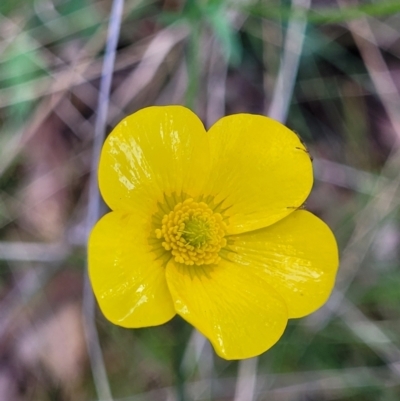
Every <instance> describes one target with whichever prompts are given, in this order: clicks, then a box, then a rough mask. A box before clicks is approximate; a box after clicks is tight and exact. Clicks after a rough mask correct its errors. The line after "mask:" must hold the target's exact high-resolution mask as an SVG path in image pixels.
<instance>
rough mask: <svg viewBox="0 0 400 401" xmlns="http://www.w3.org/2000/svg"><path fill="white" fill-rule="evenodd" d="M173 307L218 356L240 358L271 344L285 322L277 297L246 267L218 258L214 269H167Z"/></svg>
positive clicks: (171, 265) (170, 266)
mask: <svg viewBox="0 0 400 401" xmlns="http://www.w3.org/2000/svg"><path fill="white" fill-rule="evenodd" d="M167 282H168V286H169V289H170V291H171V295H172V298H173V299H174V302H175V309H176V311H177V313H178V314H180V315H181V316H182V317H183V318H184V319H185V320H187V321H188V322H189V323H191V324H192V325H193V326H194V327H196V328H197V329H198V330H199V331H200V332H201V333H203V334H204V335H205V336H206V337H207V338H208V339H209V340H210V341H211V343H212V345H213V346H214V349H215V351H216V352H217V354H218V355H220V356H221V357H222V358H225V359H243V358H249V357H253V356H256V355H259V354H261V353H263V352H264V351H266V350H267V349H268V348H270V347H271V346H272V345H274V344H275V343H276V342H277V341H278V339H279V338H280V337H281V335H282V333H283V331H284V329H285V327H286V324H287V309H286V305H285V303H284V301H283V300H282V298H281V297H280V295H279V294H278V293H277V292H276V291H275V290H274V289H273V288H272V287H271V286H269V285H268V284H267V283H266V281H264V280H263V279H261V278H260V277H259V276H257V275H256V274H252V272H251V271H250V270H249V269H247V268H242V267H241V266H238V265H235V264H233V263H231V262H229V261H226V260H221V261H220V262H219V263H218V265H208V266H185V265H181V264H179V263H176V262H175V261H170V263H169V264H168V265H167Z"/></svg>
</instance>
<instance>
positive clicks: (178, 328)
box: [171, 318, 189, 401]
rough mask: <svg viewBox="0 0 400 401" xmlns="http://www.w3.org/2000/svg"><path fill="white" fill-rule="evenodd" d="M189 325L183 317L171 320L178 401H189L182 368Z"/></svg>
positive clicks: (173, 362)
mask: <svg viewBox="0 0 400 401" xmlns="http://www.w3.org/2000/svg"><path fill="white" fill-rule="evenodd" d="M186 326H187V325H186V324H185V322H184V321H183V320H182V319H179V318H175V319H174V320H173V321H172V322H171V327H172V332H173V336H174V343H173V348H172V365H173V366H172V367H173V371H174V375H175V388H176V397H177V400H178V401H188V400H189V398H188V396H187V393H186V387H185V379H186V378H185V375H184V373H183V372H182V369H181V362H182V357H183V353H184V350H185V347H184V346H183V345H184V344H185V343H186V340H187V327H186Z"/></svg>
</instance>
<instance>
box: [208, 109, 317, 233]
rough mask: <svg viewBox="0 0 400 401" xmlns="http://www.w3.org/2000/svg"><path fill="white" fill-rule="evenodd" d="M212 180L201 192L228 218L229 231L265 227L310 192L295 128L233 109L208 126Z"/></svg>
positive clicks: (308, 171)
mask: <svg viewBox="0 0 400 401" xmlns="http://www.w3.org/2000/svg"><path fill="white" fill-rule="evenodd" d="M208 137H209V140H210V151H211V158H212V176H211V177H212V179H211V180H210V181H209V182H208V185H207V187H206V190H205V193H206V194H210V195H213V196H215V203H217V204H218V203H219V202H222V206H221V209H222V210H224V209H226V211H225V215H226V216H228V217H229V220H228V231H229V232H230V233H232V234H237V233H241V232H246V231H251V230H255V229H258V228H261V227H266V226H268V225H271V224H273V223H275V222H276V221H278V220H280V219H282V218H284V217H285V216H287V215H288V214H290V213H291V212H293V210H295V209H296V208H297V207H299V206H301V205H302V204H303V202H304V200H305V199H306V197H307V196H308V194H309V193H310V190H311V187H312V183H313V176H312V166H311V160H310V157H309V155H308V153H307V151H306V149H305V148H304V146H303V144H302V143H301V142H300V140H299V138H298V137H297V135H296V134H295V133H293V132H292V131H290V130H289V129H288V128H286V127H285V126H284V125H282V124H280V123H279V122H277V121H275V120H272V119H270V118H267V117H264V116H259V115H251V114H236V115H231V116H227V117H224V118H222V119H221V120H219V121H217V122H216V123H215V124H214V125H213V126H212V127H211V128H210V130H209V132H208Z"/></svg>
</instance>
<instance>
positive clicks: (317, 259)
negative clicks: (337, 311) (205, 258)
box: [227, 210, 339, 318]
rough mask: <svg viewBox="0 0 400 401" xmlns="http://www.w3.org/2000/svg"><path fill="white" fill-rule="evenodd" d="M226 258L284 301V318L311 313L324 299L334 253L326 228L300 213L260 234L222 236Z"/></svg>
mask: <svg viewBox="0 0 400 401" xmlns="http://www.w3.org/2000/svg"><path fill="white" fill-rule="evenodd" d="M228 244H229V248H230V249H231V250H232V251H233V252H230V253H229V254H228V255H227V257H228V258H229V260H231V261H232V262H234V263H236V264H237V265H240V266H241V267H242V268H247V269H254V270H255V271H258V273H259V274H260V275H261V277H262V278H263V279H264V280H266V281H267V282H268V283H269V284H270V285H271V286H272V287H273V288H274V289H275V290H276V291H277V292H279V293H280V294H281V296H282V297H283V299H284V300H285V302H286V304H287V306H288V311H289V318H297V317H302V316H305V315H308V314H310V313H311V312H314V311H315V310H316V309H318V308H319V307H320V306H321V305H323V304H324V303H325V301H326V300H327V298H328V297H329V295H330V293H331V291H332V288H333V285H334V282H335V277H336V272H337V268H338V264H339V262H338V249H337V245H336V240H335V237H334V236H333V234H332V231H331V230H330V229H329V227H328V226H327V225H326V224H325V223H324V222H323V221H322V220H320V219H319V218H318V217H316V216H314V215H313V214H311V213H309V212H307V211H305V210H299V211H296V212H293V213H292V214H291V215H290V216H288V217H286V218H284V219H283V220H281V221H279V222H278V223H275V224H274V225H272V226H269V227H266V228H263V229H261V230H257V231H253V232H249V233H244V234H240V235H235V236H229V237H228Z"/></svg>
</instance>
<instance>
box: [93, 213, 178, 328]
mask: <svg viewBox="0 0 400 401" xmlns="http://www.w3.org/2000/svg"><path fill="white" fill-rule="evenodd" d="M148 232H149V223H148V222H147V221H146V220H145V218H143V217H142V216H141V215H140V214H135V215H132V214H128V213H125V212H111V213H108V214H107V215H105V216H104V217H103V218H102V219H101V220H100V221H99V222H98V223H97V224H96V226H95V227H94V229H93V231H92V233H91V236H90V239H89V246H88V247H89V249H88V252H89V255H88V258H89V275H90V281H91V283H92V287H93V291H94V293H95V295H96V298H97V301H98V303H99V306H100V309H101V310H102V312H103V313H104V315H105V316H106V317H107V319H109V320H110V321H111V322H113V323H114V324H117V325H120V326H123V327H146V326H155V325H159V324H162V323H165V322H167V321H168V320H170V319H171V318H172V317H173V316H174V315H175V310H174V306H173V303H172V299H171V295H170V293H169V290H168V287H167V282H166V279H165V267H163V266H162V263H161V262H160V260H156V258H157V257H156V255H155V254H154V253H153V251H152V250H151V247H150V245H149V244H148V241H147V238H146V236H145V234H146V233H148Z"/></svg>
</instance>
